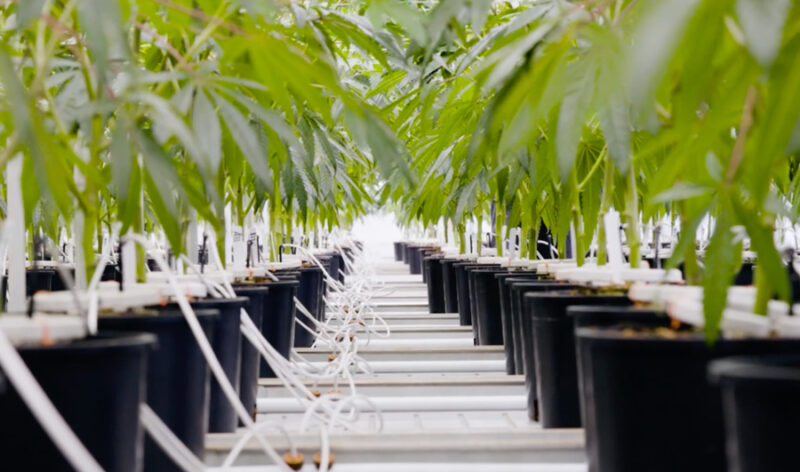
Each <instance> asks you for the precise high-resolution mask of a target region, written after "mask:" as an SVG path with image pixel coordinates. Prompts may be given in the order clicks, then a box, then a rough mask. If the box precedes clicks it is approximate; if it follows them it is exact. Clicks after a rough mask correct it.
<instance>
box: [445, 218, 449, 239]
mask: <svg viewBox="0 0 800 472" xmlns="http://www.w3.org/2000/svg"><path fill="white" fill-rule="evenodd" d="M447 226H448V224H447V218H445V219H444V243H445V244H449V243H450V232H449V231H447Z"/></svg>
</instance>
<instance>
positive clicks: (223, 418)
mask: <svg viewBox="0 0 800 472" xmlns="http://www.w3.org/2000/svg"><path fill="white" fill-rule="evenodd" d="M247 303H248V299H247V298H246V297H237V298H224V299H223V298H219V299H204V300H194V301H192V309H194V310H197V309H200V310H203V309H210V310H214V309H216V310H219V314H220V318H219V321H217V322H216V323H214V333H213V338H212V343H211V345H212V346H213V348H214V354H215V355H216V356H217V359H219V363H220V365H221V366H222V368H223V370H225V376H226V377H227V378H228V380H229V381H230V383H231V385H233V386H234V388H236V387H237V386H238V385H239V381H240V379H241V367H242V363H241V360H242V329H241V310H242V308H246V307H247ZM237 424H239V420H238V418H237V417H236V410H235V409H234V407H233V405H231V403H230V402H229V401H228V399H227V398H225V394H224V393H223V392H222V387H220V385H219V382H217V381H216V379H213V380H212V381H211V393H210V396H209V412H208V432H209V433H232V432H234V431H236V425H237Z"/></svg>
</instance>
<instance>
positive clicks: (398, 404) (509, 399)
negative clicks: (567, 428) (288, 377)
mask: <svg viewBox="0 0 800 472" xmlns="http://www.w3.org/2000/svg"><path fill="white" fill-rule="evenodd" d="M371 402H372V403H373V404H374V408H377V409H379V410H380V411H383V412H390V411H391V412H406V411H407V412H422V411H521V410H525V409H526V408H527V407H528V397H527V395H471V396H463V397H454V396H430V397H428V396H420V397H376V398H372V399H371ZM370 408H371V405H369V404H365V405H361V408H360V409H361V411H362V412H365V411H373V410H371V409H370ZM257 410H258V413H262V414H267V413H269V414H281V413H303V412H305V410H306V408H305V406H304V405H298V404H297V400H295V399H294V398H259V399H258V400H257Z"/></svg>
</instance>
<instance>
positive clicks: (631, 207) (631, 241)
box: [625, 162, 641, 268]
mask: <svg viewBox="0 0 800 472" xmlns="http://www.w3.org/2000/svg"><path fill="white" fill-rule="evenodd" d="M628 172H629V174H628V179H629V180H628V191H627V193H626V195H625V200H626V201H625V214H626V216H627V218H626V219H627V222H628V227H627V228H626V229H625V236H626V237H627V239H628V247H629V248H630V256H629V261H630V265H631V267H632V268H637V267H639V263H640V260H641V257H640V255H639V196H638V194H637V192H636V172H635V171H634V168H633V162H631V168H630V170H629V171H628Z"/></svg>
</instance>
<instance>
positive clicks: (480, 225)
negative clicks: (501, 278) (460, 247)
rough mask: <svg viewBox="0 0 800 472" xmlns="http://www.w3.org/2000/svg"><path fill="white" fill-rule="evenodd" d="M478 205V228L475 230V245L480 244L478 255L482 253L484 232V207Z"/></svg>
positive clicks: (477, 249)
mask: <svg viewBox="0 0 800 472" xmlns="http://www.w3.org/2000/svg"><path fill="white" fill-rule="evenodd" d="M481 206H482V205H478V217H477V218H478V230H477V231H476V232H475V245H476V246H478V247H477V248H476V251H477V253H478V256H480V255H481V245H482V244H481V233H483V208H481Z"/></svg>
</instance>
